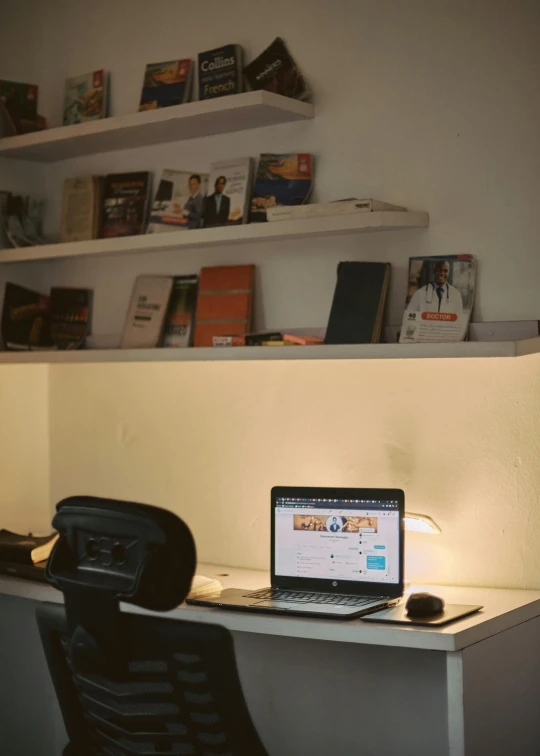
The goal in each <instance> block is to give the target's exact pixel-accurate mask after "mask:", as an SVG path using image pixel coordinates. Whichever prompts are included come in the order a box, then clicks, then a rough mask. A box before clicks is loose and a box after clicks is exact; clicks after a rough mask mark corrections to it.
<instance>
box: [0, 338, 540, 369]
mask: <svg viewBox="0 0 540 756" xmlns="http://www.w3.org/2000/svg"><path fill="white" fill-rule="evenodd" d="M538 353H540V337H537V338H535V339H526V340H523V341H482V342H480V341H463V342H459V343H456V344H352V345H348V344H343V345H321V346H298V347H296V346H285V347H221V348H217V347H216V348H204V347H202V348H191V349H95V350H91V349H88V350H80V351H73V352H69V351H62V352H0V364H16V365H20V364H32V363H34V364H40V363H41V364H51V365H55V364H79V365H80V364H89V363H121V362H207V361H233V362H235V361H236V362H237V361H244V360H248V361H257V360H386V359H401V360H402V359H448V358H474V357H521V356H524V355H528V354H538Z"/></svg>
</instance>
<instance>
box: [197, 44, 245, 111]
mask: <svg viewBox="0 0 540 756" xmlns="http://www.w3.org/2000/svg"><path fill="white" fill-rule="evenodd" d="M198 64H199V65H198V75H199V100H209V99H211V98H213V97H224V96H225V95H232V94H239V93H240V92H241V91H242V82H243V78H244V76H243V73H242V67H243V51H242V48H241V47H240V45H225V46H224V47H217V48H216V49H215V50H209V51H208V52H202V53H199V58H198Z"/></svg>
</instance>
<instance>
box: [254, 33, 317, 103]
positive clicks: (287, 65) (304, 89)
mask: <svg viewBox="0 0 540 756" xmlns="http://www.w3.org/2000/svg"><path fill="white" fill-rule="evenodd" d="M244 75H245V77H246V79H247V81H248V83H249V85H250V87H251V89H265V90H266V91H268V92H275V93H276V94H280V95H283V96H284V97H293V98H295V99H296V100H308V99H309V98H310V97H311V90H310V88H309V86H308V84H307V82H306V80H305V78H304V77H303V76H302V74H301V73H300V71H299V70H298V66H297V65H296V63H295V61H294V59H293V57H292V55H291V54H290V52H289V51H288V49H287V46H286V45H285V42H284V41H283V40H282V39H281V37H277V38H276V39H275V40H274V41H273V42H272V44H270V45H269V46H268V47H267V48H266V50H263V52H262V53H261V54H260V55H259V56H258V57H257V58H255V60H253V61H251V63H248V65H247V66H246V67H245V68H244Z"/></svg>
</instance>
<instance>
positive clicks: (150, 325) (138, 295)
mask: <svg viewBox="0 0 540 756" xmlns="http://www.w3.org/2000/svg"><path fill="white" fill-rule="evenodd" d="M173 281H174V279H173V277H172V276H139V277H138V278H137V279H136V281H135V286H134V287H133V293H132V295H131V301H130V304H129V309H128V314H127V318H126V325H125V327H124V333H123V335H122V343H121V345H120V346H121V348H122V349H153V348H154V347H157V346H159V343H160V340H161V333H162V330H163V323H164V320H165V315H166V313H167V306H168V303H169V298H170V296H171V291H172V287H173Z"/></svg>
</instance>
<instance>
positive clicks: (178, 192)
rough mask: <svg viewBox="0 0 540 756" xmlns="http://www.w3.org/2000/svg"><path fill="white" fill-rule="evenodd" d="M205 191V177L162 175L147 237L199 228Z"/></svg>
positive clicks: (176, 173) (187, 173)
mask: <svg viewBox="0 0 540 756" xmlns="http://www.w3.org/2000/svg"><path fill="white" fill-rule="evenodd" d="M207 189H208V174H207V173H200V172H196V173H193V172H192V171H173V170H170V169H167V170H165V171H163V173H162V174H161V180H160V182H159V184H158V188H157V190H156V194H155V197H154V201H153V203H152V210H151V211H150V219H149V223H148V233H149V234H158V233H161V232H163V231H180V230H182V229H185V230H188V229H193V228H199V227H200V225H201V223H202V217H203V213H204V202H205V199H206V192H207Z"/></svg>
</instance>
